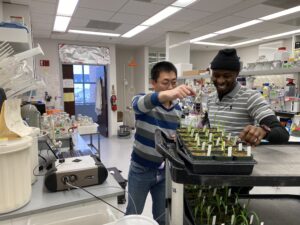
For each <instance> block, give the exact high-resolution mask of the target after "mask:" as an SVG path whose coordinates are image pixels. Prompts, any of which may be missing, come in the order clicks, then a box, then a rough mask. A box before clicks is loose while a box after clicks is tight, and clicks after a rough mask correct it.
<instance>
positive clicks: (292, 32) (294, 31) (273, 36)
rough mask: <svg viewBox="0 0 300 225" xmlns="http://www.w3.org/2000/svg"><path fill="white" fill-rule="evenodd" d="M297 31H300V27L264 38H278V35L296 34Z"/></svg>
mask: <svg viewBox="0 0 300 225" xmlns="http://www.w3.org/2000/svg"><path fill="white" fill-rule="evenodd" d="M296 33H300V29H299V30H293V31H289V32H284V33H280V34H275V35H271V36H267V37H263V38H262V39H264V40H265V39H272V38H277V37H281V36H286V35H290V34H296Z"/></svg>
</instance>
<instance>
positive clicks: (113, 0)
mask: <svg viewBox="0 0 300 225" xmlns="http://www.w3.org/2000/svg"><path fill="white" fill-rule="evenodd" d="M126 2H127V0H80V1H79V3H78V6H79V7H85V8H89V9H101V10H109V11H118V10H119V9H120V8H121V7H122V6H123V5H124V4H125V3H126Z"/></svg>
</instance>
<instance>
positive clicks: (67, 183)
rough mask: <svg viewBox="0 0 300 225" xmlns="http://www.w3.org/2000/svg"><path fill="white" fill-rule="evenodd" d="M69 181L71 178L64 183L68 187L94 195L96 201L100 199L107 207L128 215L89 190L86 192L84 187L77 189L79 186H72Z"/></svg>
mask: <svg viewBox="0 0 300 225" xmlns="http://www.w3.org/2000/svg"><path fill="white" fill-rule="evenodd" d="M68 180H69V178H68V177H65V178H64V182H65V184H66V185H67V186H69V187H72V188H75V189H81V190H83V191H85V192H86V193H88V194H90V195H92V196H93V197H95V198H96V199H98V200H100V201H102V202H104V203H106V204H107V205H109V206H110V207H112V208H114V209H115V210H117V211H119V212H121V213H123V214H124V215H126V213H125V212H123V211H122V210H120V209H118V208H117V207H115V206H113V205H112V204H110V203H108V202H106V201H105V200H103V199H102V198H100V197H98V196H96V195H94V194H93V193H91V192H89V191H88V190H86V189H85V188H82V187H77V186H75V185H72V184H70V183H69V182H68Z"/></svg>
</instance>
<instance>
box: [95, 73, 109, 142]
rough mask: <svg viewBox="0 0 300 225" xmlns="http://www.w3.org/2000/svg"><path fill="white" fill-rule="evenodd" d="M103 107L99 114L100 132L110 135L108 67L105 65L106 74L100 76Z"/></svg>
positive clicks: (105, 135) (106, 135) (103, 134)
mask: <svg viewBox="0 0 300 225" xmlns="http://www.w3.org/2000/svg"><path fill="white" fill-rule="evenodd" d="M99 82H100V84H101V87H102V88H101V96H102V108H101V114H100V115H98V121H97V123H98V124H99V132H100V134H101V135H102V136H104V137H108V104H107V69H106V67H104V76H101V77H100V80H99Z"/></svg>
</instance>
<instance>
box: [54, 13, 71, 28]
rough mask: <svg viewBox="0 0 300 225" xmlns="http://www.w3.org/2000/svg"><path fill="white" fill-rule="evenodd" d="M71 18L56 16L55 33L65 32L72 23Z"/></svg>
mask: <svg viewBox="0 0 300 225" xmlns="http://www.w3.org/2000/svg"><path fill="white" fill-rule="evenodd" d="M70 20H71V17H67V16H56V17H55V22H54V27H53V31H57V32H65V31H66V30H67V27H68V25H69V23H70Z"/></svg>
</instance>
